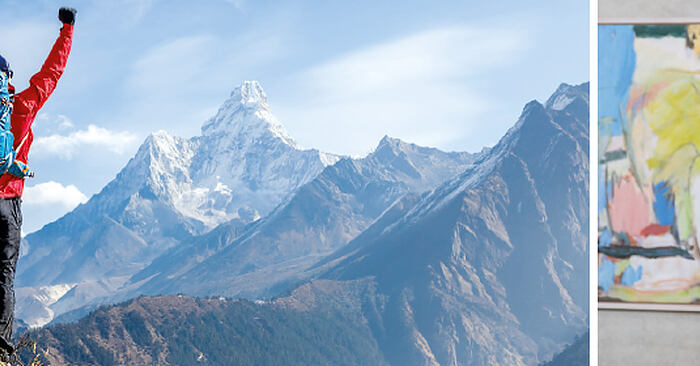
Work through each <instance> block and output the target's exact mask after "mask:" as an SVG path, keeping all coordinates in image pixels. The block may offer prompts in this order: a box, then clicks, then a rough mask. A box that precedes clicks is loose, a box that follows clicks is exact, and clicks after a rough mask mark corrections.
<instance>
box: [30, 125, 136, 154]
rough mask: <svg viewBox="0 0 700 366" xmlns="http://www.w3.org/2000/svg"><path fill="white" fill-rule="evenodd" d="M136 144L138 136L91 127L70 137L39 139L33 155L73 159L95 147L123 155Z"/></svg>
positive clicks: (35, 142) (59, 136) (54, 136)
mask: <svg viewBox="0 0 700 366" xmlns="http://www.w3.org/2000/svg"><path fill="white" fill-rule="evenodd" d="M64 122H65V121H64ZM68 123H70V121H68ZM134 142H136V136H135V135H133V134H131V133H129V132H126V131H122V132H115V131H110V130H108V129H106V128H102V127H98V126H95V125H89V126H88V128H87V129H86V130H78V131H75V132H72V133H70V134H69V135H58V134H55V135H51V136H45V137H39V138H37V139H36V140H34V144H33V146H32V153H33V154H37V155H44V154H51V155H57V156H59V157H61V158H63V159H71V158H72V157H73V154H75V153H76V151H78V150H79V149H81V148H83V147H86V146H93V147H100V148H102V149H106V150H108V151H111V152H113V153H115V154H123V153H124V152H126V151H129V150H130V148H131V147H132V144H133V143H134Z"/></svg>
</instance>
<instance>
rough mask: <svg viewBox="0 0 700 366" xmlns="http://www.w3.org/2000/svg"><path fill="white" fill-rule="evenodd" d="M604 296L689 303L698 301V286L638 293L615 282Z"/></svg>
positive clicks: (699, 293) (644, 300) (623, 299)
mask: <svg viewBox="0 0 700 366" xmlns="http://www.w3.org/2000/svg"><path fill="white" fill-rule="evenodd" d="M606 296H607V297H610V298H613V299H618V300H621V301H625V302H656V303H674V304H690V303H697V302H700V286H693V287H691V288H689V289H685V290H679V291H668V292H658V293H640V292H637V291H635V290H634V288H631V287H627V286H623V285H617V284H615V285H613V286H612V287H611V288H610V291H609V292H608V293H607V294H606Z"/></svg>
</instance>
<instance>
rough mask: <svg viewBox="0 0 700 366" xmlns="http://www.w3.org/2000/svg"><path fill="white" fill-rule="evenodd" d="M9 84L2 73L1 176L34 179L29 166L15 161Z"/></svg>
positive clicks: (0, 90)
mask: <svg viewBox="0 0 700 366" xmlns="http://www.w3.org/2000/svg"><path fill="white" fill-rule="evenodd" d="M9 82H10V80H9V77H8V75H7V73H5V72H3V71H0V174H5V173H10V174H12V175H14V176H17V177H20V178H25V177H33V176H34V172H32V171H31V170H29V167H28V166H27V164H25V163H23V162H21V161H18V160H15V157H17V151H16V150H15V149H13V148H12V145H13V144H14V143H15V137H14V136H13V135H12V131H11V130H10V127H11V126H12V124H11V120H10V117H11V116H12V101H13V98H12V96H11V95H10V91H9V86H10V85H9ZM25 139H26V136H25V137H24V139H22V142H21V143H20V144H19V146H18V147H17V150H19V148H20V147H22V144H24V140H25Z"/></svg>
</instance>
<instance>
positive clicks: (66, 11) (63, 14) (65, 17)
mask: <svg viewBox="0 0 700 366" xmlns="http://www.w3.org/2000/svg"><path fill="white" fill-rule="evenodd" d="M77 12H78V11H77V10H75V9H73V8H60V9H58V20H60V21H61V22H62V23H63V24H70V25H73V24H75V14H76V13H77Z"/></svg>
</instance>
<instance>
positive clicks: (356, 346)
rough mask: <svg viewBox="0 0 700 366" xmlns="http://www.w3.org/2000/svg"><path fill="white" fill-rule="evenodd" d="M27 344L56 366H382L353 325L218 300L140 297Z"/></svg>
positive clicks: (317, 314) (362, 328) (363, 329)
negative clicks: (39, 350) (34, 346)
mask: <svg viewBox="0 0 700 366" xmlns="http://www.w3.org/2000/svg"><path fill="white" fill-rule="evenodd" d="M29 336H30V337H31V338H32V339H35V340H36V341H37V343H38V344H39V349H45V350H47V351H48V353H46V354H45V358H46V359H47V361H49V362H50V364H51V365H56V366H58V365H102V366H109V365H155V364H157V365H251V366H252V365H358V366H359V365H378V366H379V365H386V361H385V360H384V359H383V356H382V355H381V352H380V351H379V349H378V347H377V343H376V342H375V341H374V340H373V339H372V336H371V333H370V332H369V330H368V329H367V326H366V324H363V323H362V322H360V321H359V319H356V318H352V317H347V316H346V314H343V313H339V312H334V311H324V310H323V309H317V310H316V311H300V310H296V309H290V308H282V307H279V306H276V305H274V304H255V303H251V302H248V301H244V300H227V299H224V298H216V299H192V298H187V297H182V296H164V297H155V298H148V297H141V298H138V299H135V300H131V301H129V302H126V303H123V304H119V305H116V306H112V307H105V308H101V309H99V310H97V311H95V312H94V313H92V314H90V315H89V316H88V317H86V318H84V319H82V320H80V321H79V322H78V323H75V324H66V325H58V326H50V327H47V328H44V329H41V330H37V331H33V332H31V333H30V335H29ZM27 356H28V355H25V360H26V359H28V358H29V357H27Z"/></svg>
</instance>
